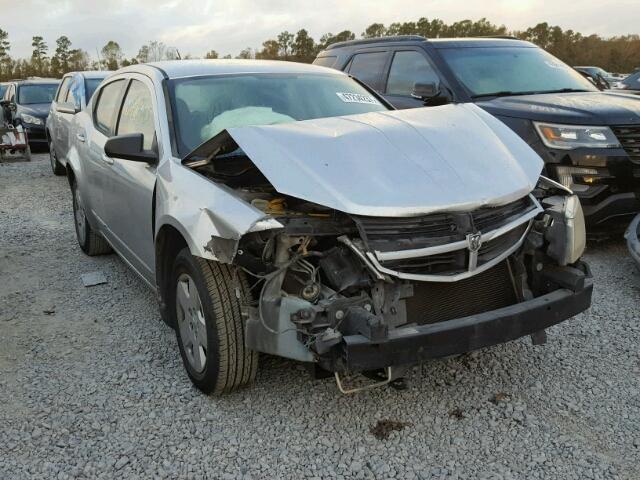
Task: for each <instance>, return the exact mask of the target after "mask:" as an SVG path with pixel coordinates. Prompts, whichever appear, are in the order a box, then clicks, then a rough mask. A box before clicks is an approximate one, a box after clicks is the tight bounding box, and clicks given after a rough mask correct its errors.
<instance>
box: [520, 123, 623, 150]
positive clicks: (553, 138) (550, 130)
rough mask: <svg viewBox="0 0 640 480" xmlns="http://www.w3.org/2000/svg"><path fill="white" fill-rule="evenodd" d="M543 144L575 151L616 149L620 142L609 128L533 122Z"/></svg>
mask: <svg viewBox="0 0 640 480" xmlns="http://www.w3.org/2000/svg"><path fill="white" fill-rule="evenodd" d="M533 125H534V126H535V127H536V130H537V132H538V135H540V138H541V139H542V142H543V143H544V144H545V145H546V146H547V147H549V148H558V149H560V150H573V149H574V148H579V147H591V148H616V147H619V146H620V142H618V139H617V138H616V136H615V135H614V134H613V132H612V131H611V129H610V128H609V127H585V126H582V125H560V124H555V123H539V122H533Z"/></svg>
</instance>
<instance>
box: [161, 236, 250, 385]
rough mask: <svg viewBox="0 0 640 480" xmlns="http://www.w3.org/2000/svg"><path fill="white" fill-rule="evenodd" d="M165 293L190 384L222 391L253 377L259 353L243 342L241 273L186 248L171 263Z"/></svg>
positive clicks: (245, 297) (244, 292) (245, 298)
mask: <svg viewBox="0 0 640 480" xmlns="http://www.w3.org/2000/svg"><path fill="white" fill-rule="evenodd" d="M169 295H170V296H171V297H170V299H169V314H170V315H171V316H172V317H173V318H172V320H173V321H174V324H175V325H176V337H177V339H178V346H179V348H180V355H181V356H182V361H183V363H184V367H185V369H186V370H187V374H188V375H189V378H190V379H191V381H192V382H193V384H194V385H195V386H196V387H197V388H198V389H200V390H202V391H203V392H205V393H215V394H221V393H226V392H230V391H232V390H235V389H237V388H239V387H241V386H243V385H246V384H248V383H250V382H251V381H253V380H254V378H255V376H256V371H257V368H258V353H257V352H254V351H252V350H249V349H248V348H246V347H245V343H244V322H243V319H242V314H241V306H242V304H243V303H245V302H248V299H249V297H250V294H249V287H248V284H247V280H246V278H245V276H244V273H243V272H241V271H239V270H237V269H235V267H233V266H230V265H226V264H221V263H218V262H211V261H207V260H204V259H203V258H199V257H194V256H192V255H191V253H190V252H189V250H188V249H186V248H185V249H183V250H182V251H181V252H180V253H179V254H178V256H177V257H176V260H175V262H174V267H173V274H172V277H171V283H170V291H169Z"/></svg>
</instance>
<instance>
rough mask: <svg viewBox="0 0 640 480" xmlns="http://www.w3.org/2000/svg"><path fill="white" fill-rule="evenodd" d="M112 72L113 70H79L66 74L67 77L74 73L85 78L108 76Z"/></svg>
mask: <svg viewBox="0 0 640 480" xmlns="http://www.w3.org/2000/svg"><path fill="white" fill-rule="evenodd" d="M112 73H113V72H112V71H109V70H82V71H77V72H68V73H66V74H65V77H66V76H72V75H82V76H83V77H84V78H106V77H107V76H109V75H111V74H112Z"/></svg>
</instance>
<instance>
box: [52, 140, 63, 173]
mask: <svg viewBox="0 0 640 480" xmlns="http://www.w3.org/2000/svg"><path fill="white" fill-rule="evenodd" d="M49 162H51V170H52V171H53V174H54V175H58V176H60V175H64V174H65V173H66V172H67V170H66V169H65V168H64V167H63V166H62V165H61V164H60V162H59V161H58V154H57V153H56V149H55V148H54V146H53V143H51V142H49Z"/></svg>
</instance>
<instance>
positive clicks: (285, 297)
mask: <svg viewBox="0 0 640 480" xmlns="http://www.w3.org/2000/svg"><path fill="white" fill-rule="evenodd" d="M73 129H74V132H75V135H74V137H73V141H72V144H71V147H70V149H69V153H68V155H67V162H68V167H67V170H68V175H69V180H70V185H71V188H72V191H73V208H74V214H75V220H76V231H77V237H78V242H79V244H80V247H81V248H82V249H83V250H84V251H85V252H86V253H87V254H89V255H97V254H103V253H108V252H110V251H112V250H115V251H116V252H117V253H118V254H119V255H120V256H121V257H122V259H123V260H124V261H125V262H126V263H127V264H128V265H129V266H130V267H131V268H132V269H133V270H134V271H135V272H136V273H137V274H138V275H139V276H140V277H141V278H142V279H143V280H144V281H145V282H146V283H148V284H149V286H150V287H151V288H153V289H154V290H155V291H156V292H157V296H158V301H159V305H160V312H161V315H162V318H163V319H164V320H165V321H166V322H167V323H168V324H169V325H171V326H172V327H174V328H175V330H176V336H177V339H178V345H179V348H180V352H181V355H182V359H183V362H184V365H185V368H186V371H187V373H188V375H189V377H190V378H191V380H192V381H193V383H194V384H195V385H196V386H197V387H198V388H200V389H201V390H203V391H205V392H215V393H222V392H227V391H230V390H233V389H235V388H237V387H239V386H241V385H244V384H246V383H248V382H250V381H251V380H252V379H253V378H254V377H255V374H256V369H257V364H258V352H264V353H269V354H275V355H280V356H283V357H287V358H291V359H295V360H298V361H302V362H309V363H310V364H314V363H315V364H316V370H317V371H323V372H330V373H331V374H333V375H334V376H335V378H336V382H337V385H338V387H339V388H340V389H341V390H342V391H343V392H353V391H357V390H359V389H362V388H371V387H373V386H379V385H383V384H386V383H391V382H396V381H398V379H399V378H401V377H402V376H403V375H404V372H405V370H406V367H407V366H410V365H413V364H416V363H418V362H421V361H424V360H426V359H429V358H434V357H441V356H447V355H452V354H456V353H462V352H465V351H469V350H472V349H475V348H482V347H486V346H490V345H494V344H497V343H501V342H506V341H509V340H512V339H514V338H518V337H521V336H523V335H532V337H533V338H534V339H536V341H542V340H543V338H544V330H545V328H547V327H549V326H551V325H553V324H555V323H558V322H560V321H562V320H565V319H567V318H570V317H571V316H573V315H575V314H576V313H578V312H580V311H582V310H584V309H586V308H588V306H589V304H590V300H591V282H590V280H589V270H588V268H587V267H586V266H585V265H584V263H582V262H581V260H580V256H581V254H582V251H583V249H584V221H583V217H582V210H581V208H580V204H579V202H578V201H577V198H576V197H575V196H573V195H572V193H571V192H570V191H568V190H567V189H566V188H564V187H562V186H561V185H559V184H557V183H555V182H552V181H550V180H547V179H545V178H544V177H540V172H541V169H542V161H541V159H540V158H539V157H538V156H537V155H536V154H535V153H534V152H533V150H531V149H530V148H529V147H528V146H527V145H526V144H525V143H524V142H523V141H522V140H520V138H519V137H517V136H516V135H515V134H514V133H513V132H512V131H511V130H510V129H509V128H508V127H506V126H505V125H503V124H502V123H501V122H500V121H498V120H497V119H495V118H494V117H492V116H491V115H489V114H487V113H486V112H484V111H482V110H481V109H479V108H477V107H475V106H473V105H446V106H442V107H434V108H430V109H415V110H409V111H392V109H391V107H389V105H388V104H387V103H386V102H385V101H384V100H383V99H382V98H381V97H380V96H379V95H378V94H376V93H375V92H373V91H372V90H371V89H369V88H368V87H367V86H366V85H364V84H362V83H360V82H358V81H356V80H354V79H352V78H350V77H349V76H347V75H345V74H344V73H342V72H338V71H335V70H331V69H326V68H323V67H318V66H312V65H303V64H295V63H286V62H258V61H179V62H161V63H156V64H146V65H136V66H133V67H128V68H124V69H122V70H119V71H118V72H116V73H115V74H114V75H112V76H110V77H109V78H107V79H106V80H105V81H104V82H103V83H102V84H101V85H100V86H99V87H98V89H97V90H96V93H95V94H94V95H93V97H92V99H91V101H90V103H89V105H87V108H86V109H84V110H83V111H81V112H79V113H76V114H75V115H74V119H73ZM354 372H367V373H368V374H369V377H370V378H373V380H372V381H371V382H370V383H367V384H365V385H362V384H358V385H357V386H353V385H351V386H350V385H349V379H347V378H346V377H345V376H347V375H349V374H352V373H354Z"/></svg>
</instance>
